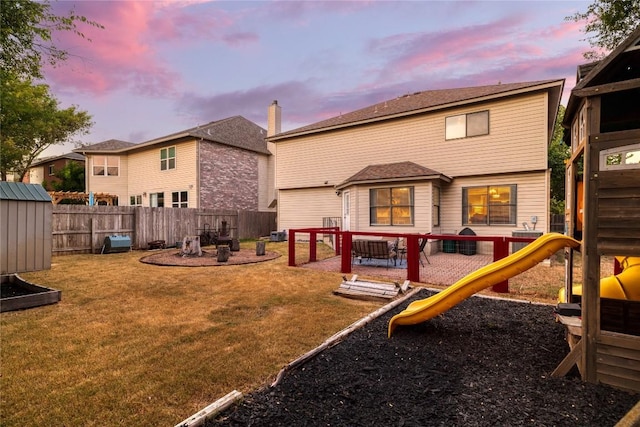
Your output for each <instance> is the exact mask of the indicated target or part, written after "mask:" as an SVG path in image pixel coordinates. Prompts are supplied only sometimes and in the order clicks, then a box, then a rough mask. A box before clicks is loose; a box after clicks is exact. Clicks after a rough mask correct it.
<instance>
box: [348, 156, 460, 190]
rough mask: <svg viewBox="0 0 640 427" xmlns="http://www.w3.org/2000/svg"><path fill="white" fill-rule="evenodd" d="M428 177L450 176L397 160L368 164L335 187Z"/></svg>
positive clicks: (446, 177)
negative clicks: (394, 161) (396, 161)
mask: <svg viewBox="0 0 640 427" xmlns="http://www.w3.org/2000/svg"><path fill="white" fill-rule="evenodd" d="M428 179H440V180H443V181H445V182H451V178H450V177H448V176H446V175H444V174H443V173H441V172H438V171H435V170H433V169H429V168H426V167H424V166H421V165H419V164H416V163H414V162H398V163H385V164H379V165H369V166H367V167H365V168H364V169H362V170H361V171H359V172H358V173H356V174H355V175H352V176H350V177H349V178H347V179H346V180H344V181H343V182H341V183H340V184H338V185H336V189H341V188H345V187H348V186H350V185H354V184H365V183H377V184H379V183H382V182H390V181H423V180H428Z"/></svg>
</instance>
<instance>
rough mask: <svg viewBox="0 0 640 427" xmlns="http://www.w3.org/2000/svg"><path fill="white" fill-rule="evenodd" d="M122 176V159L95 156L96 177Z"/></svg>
mask: <svg viewBox="0 0 640 427" xmlns="http://www.w3.org/2000/svg"><path fill="white" fill-rule="evenodd" d="M119 174H120V157H118V156H93V175H94V176H118V175H119Z"/></svg>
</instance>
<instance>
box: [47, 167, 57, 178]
mask: <svg viewBox="0 0 640 427" xmlns="http://www.w3.org/2000/svg"><path fill="white" fill-rule="evenodd" d="M55 174H56V170H55V165H49V176H53V175H55Z"/></svg>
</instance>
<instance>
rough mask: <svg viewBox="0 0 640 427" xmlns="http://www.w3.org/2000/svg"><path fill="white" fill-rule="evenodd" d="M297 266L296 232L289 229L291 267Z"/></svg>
mask: <svg viewBox="0 0 640 427" xmlns="http://www.w3.org/2000/svg"><path fill="white" fill-rule="evenodd" d="M295 266H296V232H295V231H293V230H289V267H295Z"/></svg>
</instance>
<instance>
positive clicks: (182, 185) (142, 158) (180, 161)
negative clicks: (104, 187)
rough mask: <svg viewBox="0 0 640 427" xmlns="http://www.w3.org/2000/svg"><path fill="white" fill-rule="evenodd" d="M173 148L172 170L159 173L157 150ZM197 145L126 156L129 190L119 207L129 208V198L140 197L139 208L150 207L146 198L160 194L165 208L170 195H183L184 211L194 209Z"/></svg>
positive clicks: (179, 146)
mask: <svg viewBox="0 0 640 427" xmlns="http://www.w3.org/2000/svg"><path fill="white" fill-rule="evenodd" d="M168 147H176V167H175V169H169V170H160V150H161V149H162V148H168ZM196 160H197V142H196V141H195V140H192V141H187V142H181V143H177V144H166V145H157V146H153V147H151V148H147V149H145V150H144V151H138V152H130V153H129V156H128V161H129V188H128V192H127V198H126V200H123V201H121V202H120V204H121V205H129V196H132V195H143V194H144V193H147V194H146V196H143V200H142V205H143V206H150V203H151V201H150V196H149V195H150V194H152V193H164V205H165V207H171V193H173V192H176V191H187V192H188V198H189V203H188V207H190V208H198V207H199V206H198V198H197V190H196V189H197V176H198V170H197V167H194V165H196V164H197V161H196Z"/></svg>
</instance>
